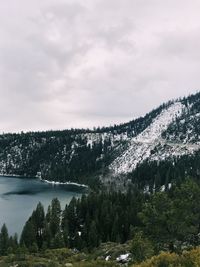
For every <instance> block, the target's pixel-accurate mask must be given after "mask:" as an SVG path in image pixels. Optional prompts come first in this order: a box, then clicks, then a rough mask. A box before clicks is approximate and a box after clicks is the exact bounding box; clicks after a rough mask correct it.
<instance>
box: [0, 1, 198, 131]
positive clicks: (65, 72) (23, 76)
mask: <svg viewBox="0 0 200 267" xmlns="http://www.w3.org/2000/svg"><path fill="white" fill-rule="evenodd" d="M199 8H200V2H199V1H197V0H194V1H192V3H189V2H188V1H186V0H182V1H181V0H176V1H174V0H173V1H172V0H169V1H167V2H163V1H159V0H149V1H147V0H146V1H145V0H109V1H107V0H85V1H80V0H43V1H39V0H34V1H32V0H30V1H26V0H15V1H12V0H7V1H1V2H0V25H1V27H0V94H1V98H0V112H1V113H0V114H1V120H0V130H1V132H3V131H4V132H7V131H21V130H25V131H27V130H42V129H44V130H46V129H64V128H69V127H92V126H99V125H110V124H114V123H118V122H124V121H127V120H130V119H132V118H134V117H138V116H140V115H143V114H145V113H146V112H148V111H150V110H151V109H152V108H154V107H155V106H157V105H159V104H160V103H161V102H163V101H166V100H169V99H171V98H175V97H179V96H183V95H186V94H189V93H192V92H195V91H196V90H198V89H199V83H200V76H199V73H198V70H199V67H200V61H199V57H200V52H199V45H200V34H199V33H200V31H199V29H200V19H199V12H198V11H199Z"/></svg>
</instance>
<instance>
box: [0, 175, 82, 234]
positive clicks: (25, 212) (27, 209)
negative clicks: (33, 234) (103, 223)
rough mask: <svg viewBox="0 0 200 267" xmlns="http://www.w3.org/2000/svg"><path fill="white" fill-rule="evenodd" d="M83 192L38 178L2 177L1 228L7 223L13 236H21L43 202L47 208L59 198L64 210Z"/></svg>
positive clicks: (0, 190) (79, 189) (0, 179)
mask: <svg viewBox="0 0 200 267" xmlns="http://www.w3.org/2000/svg"><path fill="white" fill-rule="evenodd" d="M82 192H83V189H81V188H79V187H77V186H71V185H52V184H48V183H45V182H43V181H40V180H39V179H36V178H33V179H32V178H16V177H3V176H0V227H1V226H2V225H3V223H6V225H7V227H8V230H9V234H11V235H13V234H14V233H15V232H16V233H17V234H18V235H20V234H21V231H22V228H23V226H24V224H25V222H26V221H27V219H28V218H29V216H30V215H31V214H32V211H33V209H35V208H36V206H37V204H38V202H39V201H40V202H42V204H43V205H44V207H45V209H47V207H48V205H49V204H50V202H51V200H52V199H53V198H55V197H57V198H58V199H59V200H60V202H61V206H62V209H63V208H64V207H65V205H66V204H67V203H69V202H70V200H71V199H72V197H73V196H74V197H80V196H81V195H82Z"/></svg>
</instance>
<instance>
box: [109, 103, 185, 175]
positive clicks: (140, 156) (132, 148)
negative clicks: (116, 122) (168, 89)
mask: <svg viewBox="0 0 200 267" xmlns="http://www.w3.org/2000/svg"><path fill="white" fill-rule="evenodd" d="M183 109H184V105H183V104H182V103H180V102H175V103H173V104H172V105H171V106H169V107H168V108H167V109H164V110H163V111H162V112H161V113H160V114H159V115H158V116H157V117H156V118H155V119H154V120H153V122H152V123H151V125H150V126H148V127H147V128H146V129H145V130H144V131H143V132H142V133H140V134H139V135H138V136H136V137H134V138H132V139H131V142H130V145H129V147H128V149H127V150H126V151H125V152H123V153H122V155H120V156H119V157H118V158H116V159H115V160H114V161H113V163H112V164H111V165H110V169H111V170H112V171H114V173H115V174H120V173H128V172H131V171H132V170H133V169H134V168H135V167H136V166H137V164H138V163H141V162H142V161H144V160H145V159H147V158H149V157H150V155H151V151H152V150H153V149H154V148H155V146H156V145H157V144H158V143H159V140H160V139H161V134H162V132H163V131H165V130H166V129H167V128H168V126H169V125H170V123H171V122H173V121H174V120H175V119H176V118H177V117H179V116H181V114H182V112H183Z"/></svg>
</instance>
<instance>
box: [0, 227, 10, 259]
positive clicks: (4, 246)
mask: <svg viewBox="0 0 200 267" xmlns="http://www.w3.org/2000/svg"><path fill="white" fill-rule="evenodd" d="M8 247H9V236H8V229H7V227H6V225H5V224H3V226H2V228H1V233H0V255H2V256H4V255H6V254H7V250H8Z"/></svg>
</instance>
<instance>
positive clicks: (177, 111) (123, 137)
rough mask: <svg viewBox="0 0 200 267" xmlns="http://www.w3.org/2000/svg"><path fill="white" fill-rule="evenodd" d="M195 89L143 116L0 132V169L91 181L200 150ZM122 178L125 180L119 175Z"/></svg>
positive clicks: (199, 108) (52, 178) (199, 98)
mask: <svg viewBox="0 0 200 267" xmlns="http://www.w3.org/2000/svg"><path fill="white" fill-rule="evenodd" d="M199 125H200V93H197V94H195V95H190V96H189V97H184V98H179V99H176V100H173V101H168V102H167V103H164V104H162V105H160V106H159V107H158V108H156V109H153V110H152V111H151V112H149V113H147V114H146V115H145V116H144V117H140V118H138V119H135V120H132V121H130V122H128V123H124V124H120V125H114V126H111V127H102V128H97V129H93V130H87V129H71V130H63V131H46V132H28V133H21V134H2V135H0V173H1V174H9V175H13V174H17V175H21V176H37V175H38V174H40V175H41V177H42V178H43V179H46V180H50V181H61V182H66V181H68V182H69V181H71V182H77V183H81V184H82V183H85V184H88V185H91V186H94V185H95V184H98V183H97V181H101V182H102V183H104V182H105V181H106V180H107V178H108V177H109V179H108V180H111V181H115V180H116V176H120V175H121V176H123V177H124V176H128V175H129V173H132V172H133V171H134V170H135V169H136V168H137V167H138V165H140V164H142V163H143V162H145V161H157V162H159V161H164V160H166V159H168V158H171V159H173V158H179V157H181V156H185V155H193V154H194V152H196V151H198V150H199V149H200V138H199V136H200V127H199ZM123 180H124V181H126V180H127V177H126V178H123Z"/></svg>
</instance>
